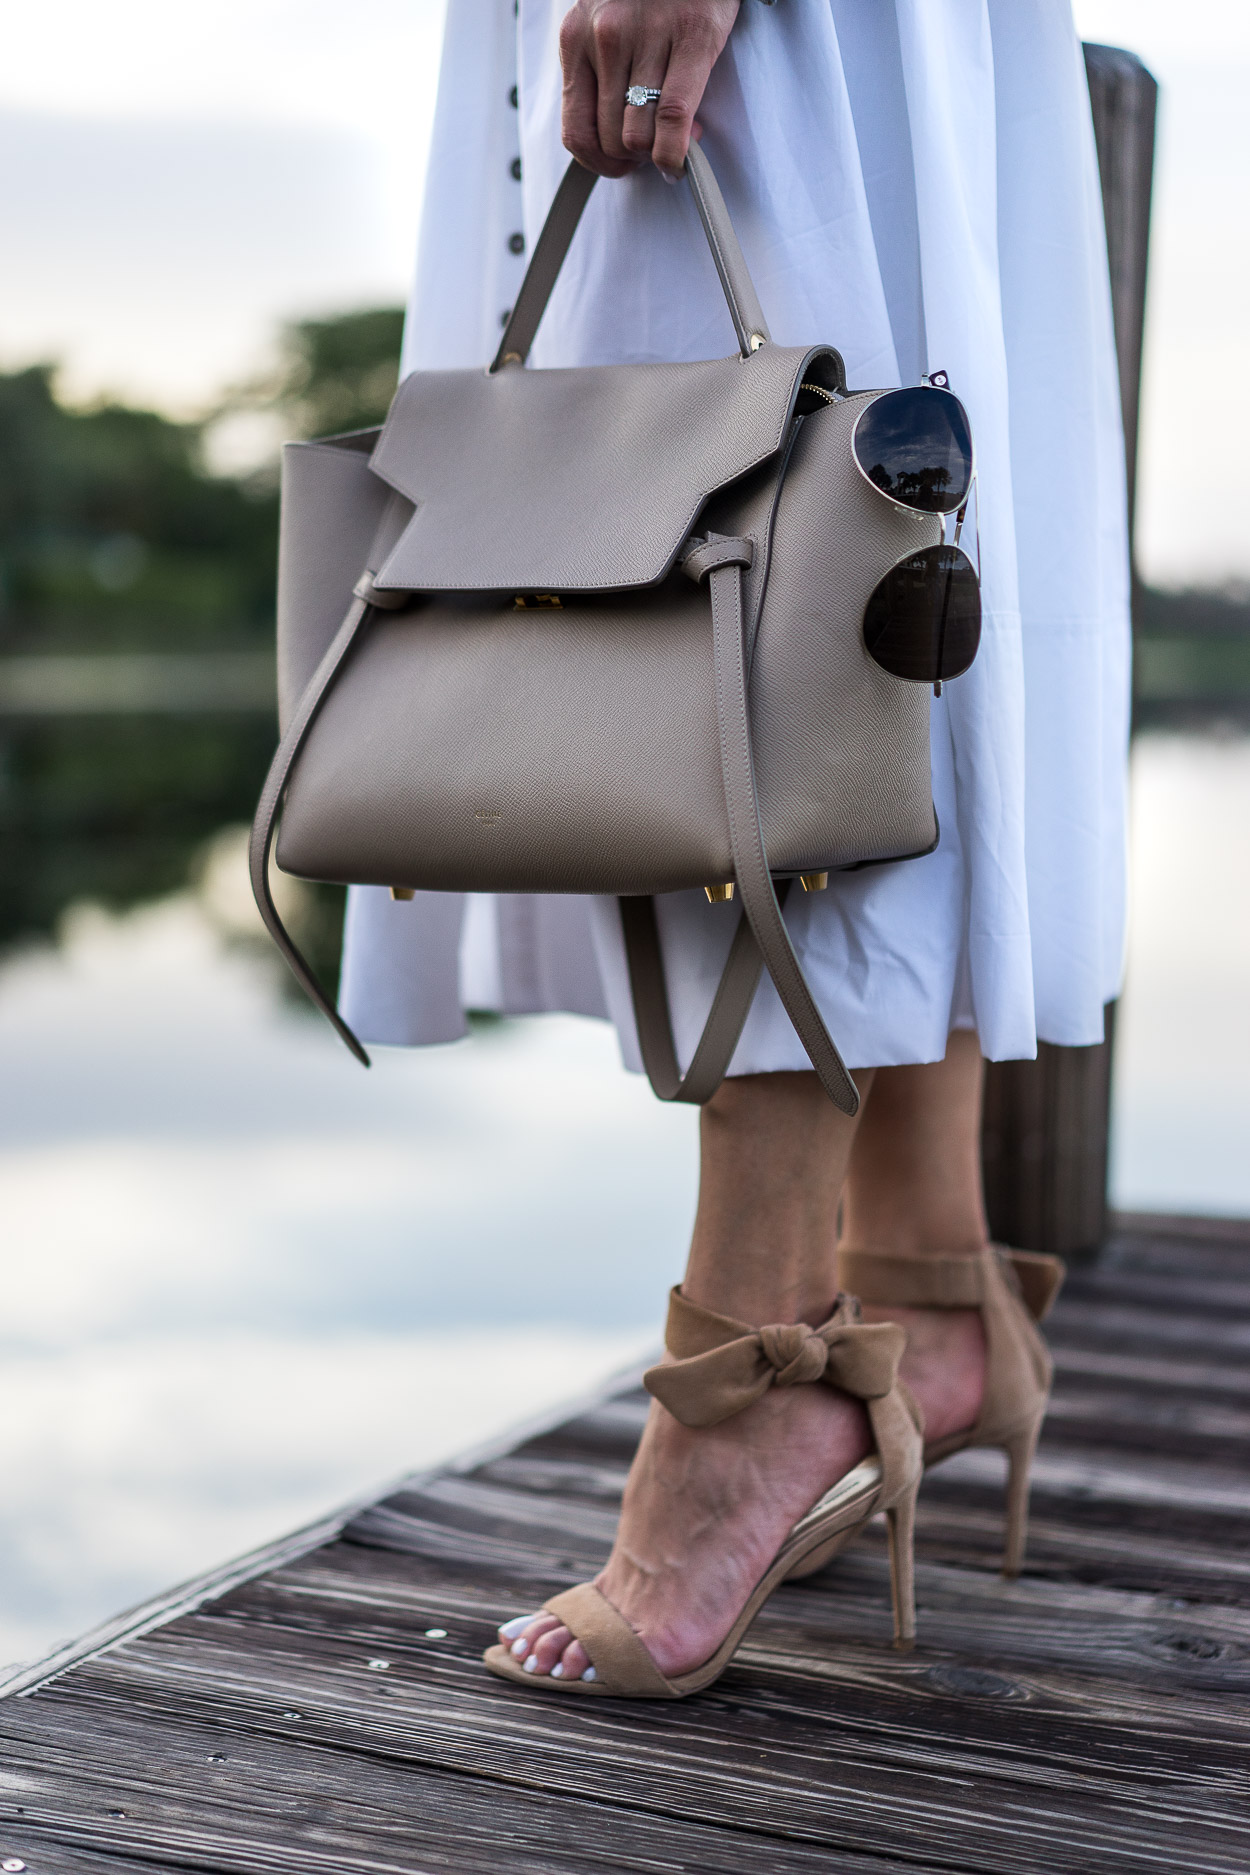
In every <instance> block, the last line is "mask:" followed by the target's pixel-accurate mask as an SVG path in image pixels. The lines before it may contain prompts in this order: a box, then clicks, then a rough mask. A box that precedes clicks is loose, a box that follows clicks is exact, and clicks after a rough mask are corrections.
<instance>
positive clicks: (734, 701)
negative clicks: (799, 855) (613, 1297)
mask: <svg viewBox="0 0 1250 1875" xmlns="http://www.w3.org/2000/svg"><path fill="white" fill-rule="evenodd" d="M751 556H752V544H751V542H750V541H749V540H729V539H720V538H717V537H716V536H715V535H712V536H709V538H708V539H707V541H705V542H701V543H698V544H697V545H696V546H695V547H694V548H693V549H692V550H691V552H689V553H688V554H687V556H686V559H685V561H684V563H683V564H684V566H685V569H686V571H687V572H688V573H690V575H691V576H692V577H693V578H695V579H700V580H702V579H706V580H707V581H708V583H709V585H710V586H711V593H712V635H713V640H714V647H715V662H716V715H717V723H718V727H719V733H720V751H721V776H722V781H723V784H724V789H725V804H726V809H727V812H728V815H729V838H730V849H731V851H732V853H733V858H734V873H735V877H736V881H737V885H738V890H739V892H740V893H741V895H742V918H741V921H740V923H739V925H738V929H737V931H736V932H735V934H734V940H733V943H732V945H731V946H730V950H729V956H728V959H727V960H726V963H725V969H724V972H723V974H722V976H721V980H720V983H719V985H718V986H717V990H716V995H715V997H714V998H713V1001H712V1007H711V1011H710V1012H709V1015H708V1019H707V1023H706V1025H705V1027H704V1030H703V1034H702V1035H701V1036H700V1038H699V1043H698V1046H697V1047H696V1049H695V1052H694V1056H693V1058H692V1060H691V1063H690V1066H689V1067H688V1068H687V1070H686V1073H685V1074H684V1075H683V1074H682V1073H681V1071H680V1069H679V1068H678V1065H677V1055H676V1049H675V1048H674V1045H673V1031H672V1022H671V1018H670V1015H669V1004H668V994H667V990H666V987H665V982H664V958H663V954H662V952H661V949H660V939H659V930H658V928H657V925H656V919H655V902H654V900H653V899H649V898H622V899H621V900H620V907H621V927H622V930H623V933H624V937H625V954H626V959H627V963H628V967H629V982H630V990H631V992H632V995H633V1002H634V1017H635V1021H636V1023H637V1027H638V1046H639V1050H640V1052H641V1055H642V1059H643V1066H644V1067H645V1069H646V1072H647V1079H648V1080H649V1081H650V1083H651V1087H652V1090H653V1091H654V1093H655V1094H656V1095H657V1096H658V1098H659V1099H661V1100H681V1101H691V1102H694V1103H696V1104H698V1105H702V1104H703V1103H704V1102H705V1101H708V1100H710V1099H711V1097H712V1095H713V1094H714V1093H715V1092H716V1089H717V1088H718V1087H719V1086H720V1084H721V1082H722V1080H723V1079H724V1078H725V1074H726V1071H727V1069H728V1067H729V1063H730V1060H731V1058H732V1056H733V1051H734V1049H735V1048H736V1047H737V1045H738V1038H739V1036H740V1035H741V1033H742V1029H743V1025H744V1023H745V1022H746V1018H747V1014H748V1012H749V1010H750V1007H751V1003H752V1000H753V999H754V996H755V991H756V988H757V986H758V984H759V979H760V972H761V969H762V968H764V967H765V966H766V967H767V969H768V974H769V976H770V977H771V978H772V980H773V983H774V985H775V987H776V990H777V993H778V995H779V996H780V998H781V1002H782V1006H783V1008H784V1009H785V1011H786V1014H787V1015H788V1016H789V1018H790V1020H791V1022H792V1023H793V1024H794V1027H795V1030H796V1032H797V1034H798V1037H799V1040H800V1041H801V1042H802V1043H803V1046H804V1048H805V1049H806V1050H807V1054H808V1058H809V1060H810V1061H811V1064H812V1066H813V1067H814V1068H815V1070H816V1072H817V1074H818V1075H819V1076H820V1079H821V1083H822V1085H823V1086H824V1089H825V1092H826V1093H827V1094H828V1095H829V1098H830V1099H831V1100H832V1101H833V1104H834V1105H835V1107H838V1108H840V1109H841V1111H842V1112H843V1113H846V1114H854V1113H856V1112H857V1111H858V1109H859V1091H858V1089H857V1088H856V1086H855V1083H854V1081H853V1080H852V1078H851V1076H850V1073H849V1072H848V1070H847V1067H846V1063H845V1062H844V1061H843V1059H842V1057H841V1055H840V1054H839V1052H838V1050H837V1047H836V1046H835V1044H834V1042H833V1039H832V1037H831V1036H830V1034H829V1031H828V1029H827V1028H826V1026H825V1022H824V1019H823V1017H822V1016H821V1014H820V1011H819V1009H818V1008H817V1007H816V1002H815V999H814V998H813V996H812V993H811V990H810V988H809V986H808V982H807V978H806V977H805V976H804V974H803V967H802V965H801V964H800V963H799V960H798V958H797V957H796V955H795V952H794V946H793V944H792V943H791V942H790V934H789V932H788V931H787V930H786V926H785V920H784V918H783V917H782V915H781V909H782V905H783V904H784V902H785V897H786V893H787V891H788V890H789V882H788V881H783V882H782V885H781V889H780V891H778V890H777V888H776V887H775V886H774V883H773V878H772V874H771V873H770V872H769V869H768V858H767V854H766V853H765V850H764V836H763V829H762V828H761V825H760V814H759V795H758V792H757V789H756V783H755V762H754V756H753V752H752V746H751V724H750V712H749V708H748V704H747V669H746V646H745V639H744V626H745V620H744V611H743V603H742V573H743V568H744V567H745V566H749V565H750V562H751Z"/></svg>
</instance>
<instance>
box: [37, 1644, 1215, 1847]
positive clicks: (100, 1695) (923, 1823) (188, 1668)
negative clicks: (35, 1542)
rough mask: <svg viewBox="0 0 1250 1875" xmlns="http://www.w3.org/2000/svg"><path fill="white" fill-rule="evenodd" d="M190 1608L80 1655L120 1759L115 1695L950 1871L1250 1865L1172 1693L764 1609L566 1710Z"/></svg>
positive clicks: (419, 1658) (85, 1713) (472, 1675)
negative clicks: (670, 1696) (1050, 1674)
mask: <svg viewBox="0 0 1250 1875" xmlns="http://www.w3.org/2000/svg"><path fill="white" fill-rule="evenodd" d="M190 1620H191V1624H192V1625H193V1626H194V1627H195V1629H196V1634H195V1637H194V1642H193V1644H192V1645H191V1646H188V1644H187V1642H188V1639H189V1638H190V1637H185V1636H184V1637H182V1638H181V1639H180V1640H179V1641H177V1642H176V1643H175V1644H174V1645H173V1646H172V1649H171V1648H170V1647H168V1646H167V1645H166V1643H167V1642H168V1641H169V1639H170V1637H159V1636H156V1637H152V1638H151V1639H149V1640H146V1641H143V1642H140V1643H137V1644H136V1646H135V1647H134V1648H133V1649H127V1650H125V1651H126V1654H127V1655H129V1656H132V1657H131V1658H129V1659H127V1660H125V1661H124V1662H123V1661H121V1660H119V1661H118V1662H116V1663H104V1662H101V1663H97V1664H96V1665H94V1666H93V1667H91V1668H89V1669H84V1671H83V1673H82V1675H81V1676H79V1681H78V1685H77V1686H76V1688H75V1689H74V1690H73V1691H72V1692H67V1693H66V1694H64V1695H63V1696H62V1699H61V1701H58V1702H56V1703H62V1704H64V1703H72V1704H73V1705H75V1706H76V1707H77V1708H78V1711H79V1714H80V1718H81V1720H82V1722H83V1723H84V1725H86V1726H89V1728H90V1736H91V1737H92V1738H94V1739H97V1740H102V1741H104V1742H105V1743H106V1744H107V1746H108V1749H109V1751H110V1752H112V1750H113V1749H114V1748H113V1745H112V1742H111V1741H112V1736H113V1726H114V1716H113V1714H114V1710H115V1702H117V1701H118V1699H119V1698H120V1701H121V1704H122V1709H123V1713H124V1714H134V1713H135V1712H137V1711H139V1710H140V1709H146V1710H149V1711H151V1712H152V1713H153V1715H154V1717H155V1718H157V1719H158V1720H159V1722H160V1724H159V1736H161V1737H162V1738H165V1737H166V1736H167V1734H168V1732H169V1729H170V1728H171V1727H173V1726H177V1725H180V1724H182V1723H183V1722H184V1719H185V1716H186V1715H187V1714H188V1712H190V1713H191V1714H192V1715H193V1716H194V1717H195V1718H196V1719H197V1720H198V1721H200V1722H202V1721H204V1720H205V1719H208V1718H213V1719H215V1721H216V1724H217V1726H218V1728H219V1731H218V1738H219V1746H218V1748H219V1749H221V1750H224V1751H225V1752H226V1753H227V1757H228V1758H233V1757H236V1756H237V1755H238V1754H239V1753H241V1752H243V1751H245V1750H250V1749H251V1743H250V1741H251V1738H252V1733H253V1731H254V1730H255V1729H256V1728H257V1727H258V1726H259V1727H263V1729H264V1732H265V1734H266V1736H267V1737H269V1738H272V1737H274V1736H275V1735H276V1734H280V1732H281V1729H282V1727H283V1725H284V1724H285V1725H286V1726H287V1727H289V1728H291V1730H292V1734H293V1736H294V1737H297V1738H298V1739H300V1740H304V1741H308V1740H313V1741H318V1740H319V1741H321V1743H324V1744H329V1745H332V1746H333V1748H334V1749H335V1750H337V1751H339V1752H340V1753H343V1754H346V1755H348V1756H351V1757H353V1758H360V1759H361V1760H368V1761H369V1762H374V1761H376V1760H378V1759H385V1760H386V1761H388V1762H391V1761H396V1760H398V1761H402V1762H405V1763H416V1764H420V1765H421V1766H424V1767H429V1766H434V1765H436V1766H440V1767H441V1768H443V1769H445V1770H456V1771H459V1772H461V1773H462V1774H468V1775H471V1776H473V1777H476V1778H488V1779H490V1780H492V1781H495V1782H497V1783H498V1784H500V1785H501V1786H507V1787H508V1792H509V1797H508V1801H509V1807H510V1805H511V1792H512V1790H513V1788H514V1787H518V1786H519V1787H522V1788H532V1787H535V1786H537V1787H538V1788H541V1789H543V1790H545V1791H548V1792H551V1791H556V1792H561V1793H563V1794H565V1795H567V1796H568V1797H569V1798H576V1797H578V1796H579V1795H581V1794H583V1793H584V1792H586V1791H587V1790H594V1791H596V1792H597V1793H599V1795H600V1801H601V1802H602V1801H603V1799H604V1796H605V1795H606V1793H609V1792H610V1793H611V1802H612V1803H613V1804H615V1805H619V1806H626V1807H628V1808H629V1809H630V1810H631V1811H646V1812H649V1813H651V1814H654V1815H663V1816H680V1817H681V1818H683V1819H684V1820H685V1821H687V1822H706V1823H707V1824H709V1825H722V1826H724V1825H731V1826H732V1827H733V1829H735V1830H736V1831H738V1832H739V1834H740V1835H741V1836H743V1837H753V1836H758V1835H760V1834H765V1835H769V1836H771V1835H773V1834H779V1835H783V1836H785V1837H786V1838H788V1839H790V1840H794V1841H807V1842H813V1843H824V1844H827V1845H829V1846H830V1847H831V1848H843V1847H845V1848H849V1849H853V1850H855V1851H856V1852H857V1853H861V1854H878V1855H880V1854H883V1853H884V1854H887V1855H890V1854H893V1855H903V1856H908V1855H914V1856H916V1857H918V1858H920V1859H922V1860H924V1859H929V1860H936V1861H938V1862H939V1863H940V1862H943V1861H946V1860H947V1852H946V1850H945V1848H944V1845H945V1844H947V1843H948V1842H949V1841H950V1840H952V1839H953V1840H955V1841H957V1843H958V1860H957V1861H956V1862H955V1866H958V1867H961V1868H967V1869H969V1870H978V1871H979V1870H982V1869H985V1870H1004V1871H1011V1872H1012V1875H1014V1872H1015V1871H1025V1870H1028V1871H1033V1870H1039V1869H1042V1868H1048V1869H1051V1868H1055V1867H1059V1868H1063V1869H1068V1868H1080V1867H1082V1866H1094V1864H1087V1863H1085V1862H1084V1860H1083V1857H1084V1855H1085V1851H1086V1848H1087V1846H1088V1843H1089V1841H1090V1839H1091V1837H1092V1838H1093V1839H1095V1840H1096V1841H1097V1844H1098V1857H1099V1860H1098V1862H1097V1864H1096V1865H1097V1866H1098V1867H1100V1868H1102V1869H1114V1870H1120V1869H1133V1870H1137V1869H1146V1868H1153V1867H1156V1866H1158V1859H1159V1857H1160V1854H1161V1853H1167V1852H1170V1853H1171V1854H1172V1855H1173V1857H1174V1858H1175V1855H1176V1854H1177V1853H1178V1851H1179V1850H1180V1848H1181V1846H1182V1844H1183V1846H1184V1852H1185V1856H1186V1861H1185V1867H1186V1868H1187V1869H1195V1870H1196V1869H1211V1870H1213V1871H1217V1870H1218V1871H1221V1872H1223V1871H1226V1870H1233V1869H1240V1868H1242V1867H1244V1858H1245V1857H1246V1856H1247V1855H1250V1804H1248V1803H1247V1798H1248V1797H1250V1778H1248V1776H1247V1757H1246V1750H1245V1745H1246V1732H1245V1729H1244V1728H1241V1729H1236V1728H1231V1727H1230V1726H1229V1724H1228V1722H1227V1718H1226V1717H1225V1716H1224V1710H1223V1708H1221V1712H1220V1714H1219V1715H1218V1716H1216V1715H1213V1716H1212V1719H1211V1721H1210V1723H1209V1724H1204V1732H1203V1734H1202V1735H1199V1734H1197V1733H1196V1732H1195V1730H1194V1729H1193V1725H1192V1721H1187V1719H1186V1716H1185V1714H1183V1713H1182V1714H1178V1713H1176V1712H1174V1711H1173V1710H1171V1709H1172V1708H1174V1707H1175V1706H1176V1702H1175V1701H1174V1700H1173V1701H1161V1702H1158V1704H1157V1707H1156V1708H1155V1709H1153V1710H1151V1709H1148V1710H1147V1711H1146V1713H1145V1723H1143V1722H1142V1716H1141V1701H1140V1700H1139V1698H1138V1697H1136V1696H1135V1697H1134V1698H1132V1699H1131V1700H1125V1701H1123V1702H1122V1704H1121V1709H1120V1710H1119V1712H1118V1713H1116V1712H1111V1713H1109V1714H1107V1716H1106V1717H1105V1718H1103V1719H1102V1720H1101V1721H1100V1722H1099V1721H1093V1722H1092V1721H1091V1710H1095V1711H1102V1712H1105V1710H1106V1708H1105V1702H1104V1701H1102V1700H1101V1697H1100V1695H1098V1694H1097V1693H1096V1692H1094V1693H1093V1694H1092V1697H1091V1700H1090V1701H1088V1702H1087V1701H1085V1700H1083V1699H1082V1697H1081V1688H1080V1686H1079V1684H1078V1682H1077V1681H1076V1680H1075V1679H1074V1678H1072V1677H1069V1678H1067V1679H1065V1681H1064V1683H1063V1684H1062V1686H1061V1687H1060V1688H1058V1689H1056V1687H1055V1686H1054V1685H1053V1684H1052V1683H1050V1682H1048V1681H1046V1680H1044V1679H1042V1678H1040V1677H1039V1678H1031V1679H1023V1678H1008V1677H1007V1676H1002V1675H990V1674H984V1675H979V1676H976V1675H970V1674H969V1672H968V1670H967V1669H960V1668H949V1667H946V1668H943V1667H939V1668H937V1669H936V1670H934V1669H932V1668H928V1667H925V1666H923V1665H918V1664H912V1663H909V1662H904V1661H900V1660H899V1659H898V1658H897V1657H896V1656H893V1655H892V1653H891V1650H889V1649H888V1648H886V1647H881V1648H879V1649H877V1650H864V1651H861V1653H860V1654H859V1655H854V1654H852V1653H851V1652H850V1651H849V1650H844V1649H840V1650H839V1651H838V1653H837V1655H836V1657H831V1658H829V1659H828V1660H826V1659H824V1658H822V1657H821V1655H820V1653H819V1651H816V1652H815V1654H814V1650H813V1642H814V1641H815V1640H817V1639H818V1636H817V1635H816V1634H814V1633H813V1632H812V1630H811V1628H810V1626H809V1625H808V1624H804V1625H803V1626H802V1627H801V1628H800V1629H799V1630H798V1631H796V1630H795V1629H794V1628H792V1627H790V1626H789V1625H788V1624H786V1623H785V1622H784V1621H782V1620H780V1619H777V1618H774V1619H773V1620H771V1621H765V1622H762V1623H761V1624H760V1625H761V1630H762V1634H761V1638H760V1639H759V1640H758V1641H757V1643H756V1645H755V1646H754V1647H753V1648H752V1649H751V1650H750V1652H749V1654H748V1655H747V1656H746V1657H745V1658H744V1660H743V1662H742V1664H741V1665H735V1667H734V1669H732V1670H731V1673H730V1674H728V1675H727V1676H726V1678H725V1680H724V1681H723V1682H721V1683H720V1684H719V1685H718V1687H717V1689H715V1691H714V1692H713V1693H711V1694H709V1695H707V1696H706V1697H705V1698H703V1699H701V1700H700V1701H698V1702H693V1703H692V1704H691V1705H689V1706H684V1705H683V1706H678V1707H664V1706H659V1707H656V1706H650V1707H647V1706H638V1705H631V1704H629V1703H628V1702H619V1703H618V1702H607V1701H604V1702H602V1703H600V1702H595V1703H594V1704H593V1705H592V1704H589V1703H588V1704H587V1705H586V1706H576V1707H574V1709H573V1710H572V1711H570V1710H569V1703H568V1702H567V1701H563V1700H558V1699H552V1698H542V1697H534V1696H532V1695H527V1694H526V1693H516V1692H514V1691H513V1689H510V1688H507V1687H502V1686H498V1685H497V1684H496V1683H493V1682H490V1681H488V1680H487V1679H486V1677H485V1676H484V1675H483V1674H482V1673H481V1671H480V1668H479V1666H478V1663H477V1661H476V1659H475V1658H474V1657H472V1656H471V1655H470V1654H469V1652H468V1650H466V1651H465V1652H464V1653H463V1654H462V1653H461V1652H460V1651H459V1649H457V1650H456V1651H454V1652H453V1651H452V1650H450V1649H448V1648H446V1646H441V1647H440V1650H439V1652H438V1654H437V1658H436V1660H435V1661H434V1662H431V1659H430V1654H431V1649H430V1647H429V1645H428V1644H427V1645H426V1646H425V1647H424V1649H423V1648H422V1645H421V1643H419V1642H414V1641H411V1640H410V1641H407V1642H405V1643H401V1645H399V1646H398V1647H396V1648H395V1650H394V1653H393V1656H392V1657H391V1660H390V1666H389V1667H388V1669H387V1671H386V1672H385V1674H382V1673H378V1672H371V1671H370V1669H369V1668H368V1664H367V1653H366V1650H365V1648H363V1647H362V1646H360V1645H359V1644H357V1645H350V1646H345V1644H344V1642H343V1640H342V1639H341V1638H339V1639H335V1638H332V1637H327V1644H326V1647H325V1649H324V1651H323V1652H319V1650H318V1648H317V1646H316V1645H315V1643H312V1644H310V1640H309V1637H308V1635H307V1634H305V1633H300V1634H296V1635H292V1634H291V1633H289V1631H284V1630H277V1629H267V1630H265V1632H264V1634H263V1635H261V1634H260V1633H258V1631H257V1628H256V1626H255V1624H249V1627H248V1632H247V1649H246V1651H244V1650H243V1649H242V1648H241V1647H240V1646H239V1645H238V1644H237V1642H236V1641H235V1638H234V1637H233V1636H231V1635H229V1634H228V1633H225V1632H218V1633H216V1634H212V1635H210V1634H209V1633H208V1632H207V1630H209V1629H212V1628H216V1627H218V1625H219V1624H218V1623H216V1622H214V1621H213V1620H212V1619H210V1618H206V1617H203V1616H198V1617H191V1618H190ZM221 1625H222V1626H223V1627H225V1626H228V1624H221ZM480 1638H482V1636H481V1633H480V1631H479V1632H477V1633H474V1634H473V1635H472V1642H473V1643H474V1644H475V1643H476V1642H477V1641H478V1640H479V1639H480ZM970 1679H971V1682H972V1684H971V1686H970V1685H969V1680H970ZM139 1681H142V1682H143V1686H142V1688H140V1686H139V1685H138V1684H137V1683H138V1682H139ZM188 1688H190V1691H191V1698H190V1700H188V1696H187V1689H188ZM260 1688H263V1695H262V1696H261V1697H260V1698H259V1699H258V1689H260ZM974 1689H975V1690H974ZM162 1694H164V1698H162ZM288 1702H289V1703H288ZM1226 1703H1227V1702H1226ZM283 1711H295V1712H298V1713H299V1714H300V1717H299V1719H298V1721H296V1720H293V1719H292V1720H285V1721H284V1720H283V1718H282V1713H283ZM1204 1719H1205V1715H1204ZM1217 1726H1218V1727H1219V1735H1217V1731H1216V1728H1217ZM203 1775H204V1774H203V1773H202V1772H201V1776H203ZM1043 1793H1045V1795H1044V1800H1043ZM1195 1818H1198V1819H1200V1820H1199V1821H1195ZM1182 1832H1183V1833H1182ZM1169 1844H1170V1851H1169V1849H1168V1845H1169ZM1238 1857H1241V1858H1243V1860H1242V1861H1241V1862H1239V1861H1238Z"/></svg>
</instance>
